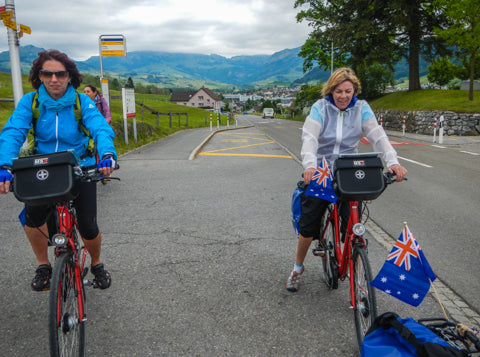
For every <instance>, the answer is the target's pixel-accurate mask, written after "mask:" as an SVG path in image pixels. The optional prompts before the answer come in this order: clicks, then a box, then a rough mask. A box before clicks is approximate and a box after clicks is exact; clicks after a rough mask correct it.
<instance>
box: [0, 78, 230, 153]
mask: <svg viewBox="0 0 480 357" xmlns="http://www.w3.org/2000/svg"><path fill="white" fill-rule="evenodd" d="M80 88H83V87H80ZM32 90H33V88H32V87H31V85H30V84H29V83H28V82H27V76H23V91H24V93H28V92H30V91H32ZM110 96H112V97H116V96H117V97H120V96H121V93H120V92H119V91H111V93H110ZM0 98H2V99H12V98H13V90H12V82H11V77H10V74H9V73H1V72H0ZM135 99H136V101H137V102H140V103H141V102H143V103H144V105H145V106H147V107H149V108H151V109H153V110H156V111H159V112H161V113H168V112H169V111H171V112H172V113H188V127H187V125H186V117H185V115H181V116H180V125H179V123H178V116H176V115H174V116H173V117H172V127H170V123H169V117H168V116H165V115H160V116H159V126H158V127H157V116H156V115H155V114H152V113H151V112H149V111H148V110H144V111H143V112H144V113H143V120H142V117H141V116H142V109H141V106H140V105H137V106H136V113H137V126H138V127H137V134H138V135H137V138H138V142H137V143H135V142H134V140H133V131H132V130H131V129H130V130H129V145H128V147H127V146H126V145H125V143H124V135H123V109H122V101H121V99H112V100H111V103H110V104H111V105H110V109H111V112H112V127H113V129H114V130H115V132H116V138H115V146H116V148H117V152H118V153H119V154H121V153H124V152H127V151H130V150H133V149H135V148H137V147H140V146H142V145H145V144H147V143H150V142H152V141H155V140H158V139H160V138H163V137H166V136H168V135H170V134H172V133H174V132H176V131H179V130H183V129H187V128H199V127H204V126H209V125H210V121H209V115H210V113H211V112H209V111H206V110H203V109H199V108H192V107H186V106H183V105H177V104H172V103H170V102H168V99H169V98H167V97H165V96H159V95H155V94H136V95H135ZM13 110H14V104H13V102H0V129H1V128H3V126H4V125H5V123H6V122H7V120H8V118H9V117H10V115H11V113H12V112H13ZM226 118H227V117H226V116H223V115H222V116H221V124H222V125H225V124H226V120H227V119H226ZM206 119H207V120H206ZM206 121H207V125H206V124H205V122H206ZM215 123H216V122H215Z"/></svg>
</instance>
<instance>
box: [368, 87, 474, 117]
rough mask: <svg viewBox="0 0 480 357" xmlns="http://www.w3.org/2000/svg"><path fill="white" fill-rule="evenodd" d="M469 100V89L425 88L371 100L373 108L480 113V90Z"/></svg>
mask: <svg viewBox="0 0 480 357" xmlns="http://www.w3.org/2000/svg"><path fill="white" fill-rule="evenodd" d="M473 99H474V100H473V101H469V100H468V91H464V90H436V89H423V90H419V91H415V92H408V91H402V92H395V93H390V94H387V95H385V96H383V97H381V98H379V99H376V100H373V101H371V102H370V105H371V107H372V108H373V109H396V110H405V111H414V110H448V111H453V112H459V113H480V92H479V91H476V92H474V94H473Z"/></svg>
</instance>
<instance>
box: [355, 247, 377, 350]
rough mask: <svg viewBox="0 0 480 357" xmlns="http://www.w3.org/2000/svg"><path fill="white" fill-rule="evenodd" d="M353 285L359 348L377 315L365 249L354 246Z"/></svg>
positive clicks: (370, 271)
mask: <svg viewBox="0 0 480 357" xmlns="http://www.w3.org/2000/svg"><path fill="white" fill-rule="evenodd" d="M352 262H353V277H351V279H353V285H354V294H355V309H354V311H353V312H354V315H355V330H356V332H357V342H358V347H359V349H361V347H362V341H363V337H364V336H365V333H366V332H367V330H368V328H369V327H370V325H371V324H372V322H373V320H375V318H376V317H377V299H376V297H375V289H374V288H373V287H372V286H371V285H370V284H369V283H370V282H371V281H372V270H371V268H370V262H369V261H368V255H367V250H366V249H364V248H363V247H360V246H357V245H356V246H355V248H354V250H353V255H352Z"/></svg>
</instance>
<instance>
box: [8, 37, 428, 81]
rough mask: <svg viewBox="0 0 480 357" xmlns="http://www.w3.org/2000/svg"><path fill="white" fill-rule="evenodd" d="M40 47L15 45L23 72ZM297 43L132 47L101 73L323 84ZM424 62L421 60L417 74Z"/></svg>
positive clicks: (91, 66)
mask: <svg viewBox="0 0 480 357" xmlns="http://www.w3.org/2000/svg"><path fill="white" fill-rule="evenodd" d="M43 50H44V49H42V48H38V47H35V46H32V45H28V46H21V47H20V48H19V53H20V61H21V69H22V73H24V74H28V73H29V72H30V68H31V65H32V62H33V60H34V59H35V58H37V55H38V52H40V51H43ZM299 52H300V47H297V48H293V49H285V50H282V51H279V52H276V53H274V54H272V55H254V56H235V57H231V58H227V57H223V56H220V55H216V54H211V55H203V54H189V53H170V52H160V51H132V52H128V53H127V56H125V57H103V58H102V65H103V71H104V75H105V76H107V77H110V78H111V77H113V78H119V79H127V78H128V77H131V78H132V80H133V81H134V83H142V84H144V85H147V84H155V85H157V86H159V87H163V88H199V87H201V86H206V87H208V88H211V89H222V88H223V89H232V87H233V88H235V87H237V88H242V87H271V86H273V85H287V86H288V85H291V84H294V85H301V84H304V83H308V82H316V83H318V82H319V81H322V82H324V83H325V82H326V81H327V79H328V77H329V75H330V72H329V71H328V72H327V71H323V70H320V69H319V68H318V67H317V68H314V69H313V70H312V71H310V72H308V73H303V68H302V66H303V58H301V57H299V56H298V54H299ZM75 63H76V64H77V67H78V69H79V70H80V71H81V72H82V73H84V74H85V73H88V74H91V75H94V76H97V75H100V58H99V56H92V57H90V58H89V59H87V60H85V61H75ZM426 66H427V64H426V63H425V62H424V61H422V62H421V71H420V72H421V73H420V75H423V74H425V73H426ZM0 72H10V55H9V52H8V51H4V52H0ZM402 77H407V78H408V65H407V64H406V62H405V61H402V62H399V63H398V64H397V65H396V66H395V78H396V79H399V78H402Z"/></svg>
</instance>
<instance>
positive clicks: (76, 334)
mask: <svg viewBox="0 0 480 357" xmlns="http://www.w3.org/2000/svg"><path fill="white" fill-rule="evenodd" d="M76 290H77V289H76V286H75V274H74V263H73V261H72V254H71V253H63V254H61V255H60V256H59V257H58V258H57V259H56V262H55V266H54V268H53V273H52V282H51V288H50V296H49V299H50V301H49V308H50V312H49V322H48V328H49V339H50V356H55V357H57V356H85V324H84V323H83V322H82V321H80V312H79V302H78V299H79V298H81V297H82V296H83V294H77V291H76ZM81 306H83V302H82V304H81Z"/></svg>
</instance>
